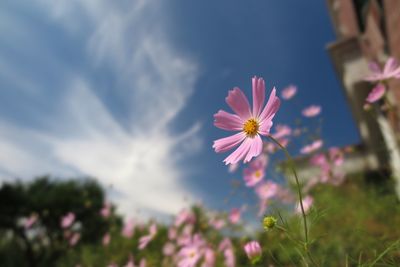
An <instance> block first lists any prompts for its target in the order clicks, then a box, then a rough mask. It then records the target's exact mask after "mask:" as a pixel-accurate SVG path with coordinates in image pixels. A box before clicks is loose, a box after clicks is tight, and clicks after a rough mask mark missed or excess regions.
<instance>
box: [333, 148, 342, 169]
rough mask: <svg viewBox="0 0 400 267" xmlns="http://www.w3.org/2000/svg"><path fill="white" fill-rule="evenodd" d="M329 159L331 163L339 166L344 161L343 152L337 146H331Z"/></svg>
mask: <svg viewBox="0 0 400 267" xmlns="http://www.w3.org/2000/svg"><path fill="white" fill-rule="evenodd" d="M329 159H330V160H331V161H332V163H333V165H335V166H341V165H343V163H344V153H343V152H342V151H341V150H340V149H339V148H337V147H331V148H330V149H329Z"/></svg>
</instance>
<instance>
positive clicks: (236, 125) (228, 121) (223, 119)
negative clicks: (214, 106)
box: [214, 110, 243, 131]
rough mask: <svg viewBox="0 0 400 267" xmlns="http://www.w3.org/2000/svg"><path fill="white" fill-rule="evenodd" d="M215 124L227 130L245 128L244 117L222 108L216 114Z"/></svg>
mask: <svg viewBox="0 0 400 267" xmlns="http://www.w3.org/2000/svg"><path fill="white" fill-rule="evenodd" d="M214 119H215V120H214V125H215V126H216V127H218V128H220V129H223V130H227V131H241V130H242V129H243V121H242V119H241V118H240V117H239V116H238V115H235V114H231V113H228V112H226V111H224V110H220V111H218V112H217V113H215V114H214Z"/></svg>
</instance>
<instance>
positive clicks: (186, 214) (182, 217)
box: [174, 209, 196, 227]
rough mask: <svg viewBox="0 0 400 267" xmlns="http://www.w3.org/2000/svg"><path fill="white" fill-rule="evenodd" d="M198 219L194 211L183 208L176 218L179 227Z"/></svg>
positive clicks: (176, 224)
mask: <svg viewBox="0 0 400 267" xmlns="http://www.w3.org/2000/svg"><path fill="white" fill-rule="evenodd" d="M195 221H196V217H195V215H194V214H193V212H191V211H189V210H186V209H184V210H182V211H180V212H179V213H178V215H177V216H176V218H175V224H174V225H175V226H176V227H179V226H180V225H182V224H183V223H194V222H195Z"/></svg>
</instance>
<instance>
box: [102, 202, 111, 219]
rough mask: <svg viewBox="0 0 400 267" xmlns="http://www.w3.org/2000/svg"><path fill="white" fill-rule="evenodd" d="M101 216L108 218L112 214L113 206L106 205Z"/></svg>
mask: <svg viewBox="0 0 400 267" xmlns="http://www.w3.org/2000/svg"><path fill="white" fill-rule="evenodd" d="M100 214H101V216H103V218H108V217H109V216H110V214H111V204H110V203H108V202H106V203H104V206H103V208H102V209H101V210H100Z"/></svg>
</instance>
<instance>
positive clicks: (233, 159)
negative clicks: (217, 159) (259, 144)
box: [224, 138, 252, 165]
mask: <svg viewBox="0 0 400 267" xmlns="http://www.w3.org/2000/svg"><path fill="white" fill-rule="evenodd" d="M251 144H252V140H251V139H250V138H246V139H245V140H244V141H243V143H242V144H241V145H240V146H239V147H238V148H237V149H236V150H235V151H233V152H232V153H231V154H230V155H229V156H228V157H227V158H226V159H224V162H225V164H226V165H228V164H235V163H238V162H239V161H240V160H241V159H243V158H244V157H246V154H247V153H248V152H249V150H250V148H251Z"/></svg>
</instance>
